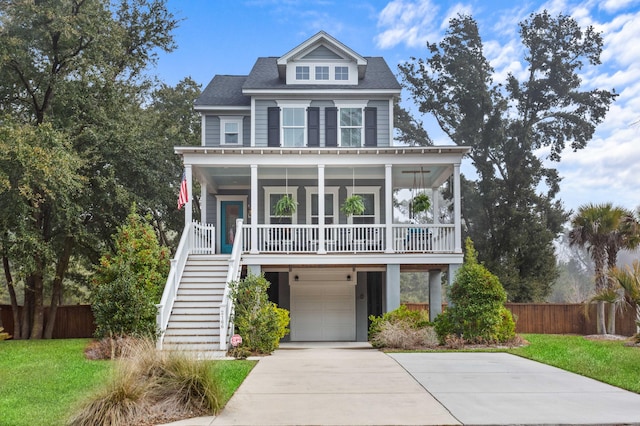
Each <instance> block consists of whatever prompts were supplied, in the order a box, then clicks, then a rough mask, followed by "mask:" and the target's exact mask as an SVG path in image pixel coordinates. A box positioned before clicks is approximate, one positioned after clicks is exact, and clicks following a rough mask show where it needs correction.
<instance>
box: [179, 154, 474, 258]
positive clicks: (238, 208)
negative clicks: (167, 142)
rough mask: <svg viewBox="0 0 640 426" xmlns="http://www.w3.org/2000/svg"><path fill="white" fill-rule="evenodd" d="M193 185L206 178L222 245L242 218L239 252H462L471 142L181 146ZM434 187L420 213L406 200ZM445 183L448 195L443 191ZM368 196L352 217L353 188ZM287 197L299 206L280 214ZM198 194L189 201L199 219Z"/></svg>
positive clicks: (210, 212) (222, 248) (203, 184)
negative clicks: (463, 187) (463, 178)
mask: <svg viewBox="0 0 640 426" xmlns="http://www.w3.org/2000/svg"><path fill="white" fill-rule="evenodd" d="M176 152H177V153H178V154H180V155H182V157H183V160H184V164H185V170H186V176H187V184H188V190H189V193H190V194H192V193H193V185H192V183H193V181H194V179H195V180H197V181H198V182H199V184H200V188H201V192H200V197H199V198H200V208H201V216H200V218H199V219H200V221H201V222H202V223H205V224H210V225H211V226H213V227H214V228H216V229H217V230H218V232H216V233H215V235H216V240H215V242H214V244H213V245H214V247H213V248H214V250H215V252H219V253H225V252H230V250H231V247H232V246H233V243H234V238H235V235H236V233H235V227H236V225H235V221H236V219H242V220H243V227H242V233H241V237H242V238H241V239H242V242H241V247H242V248H241V250H242V252H243V253H246V254H251V255H259V254H269V255H273V254H307V255H308V254H317V255H324V254H330V255H331V254H333V255H340V254H353V253H372V254H374V253H379V254H382V253H385V254H393V253H416V254H429V253H434V254H437V253H441V254H442V253H449V254H454V253H455V254H460V253H462V248H461V222H460V162H461V159H462V156H463V155H464V154H465V153H466V152H467V148H465V147H457V146H451V147H420V148H415V147H406V148H337V149H336V148H332V149H327V148H320V149H318V148H315V149H312V148H297V149H286V148H213V147H211V148H209V147H179V148H176ZM417 190H419V191H422V192H424V193H427V194H429V196H430V198H431V209H430V210H429V212H427V213H426V214H424V215H423V216H422V217H420V218H419V220H416V218H414V217H411V214H409V212H408V211H407V206H406V205H404V206H403V204H402V201H401V199H402V197H404V198H405V199H406V198H407V197H410V196H412V195H413V194H414V193H415V191H417ZM443 191H446V192H447V193H448V194H449V196H448V197H447V198H446V199H445V198H444V197H442V195H441V193H442V192H443ZM353 194H358V195H361V196H362V197H363V199H364V200H365V204H366V211H365V212H364V213H363V214H362V215H357V216H356V215H353V216H350V215H345V214H344V213H343V212H342V210H341V204H342V203H343V201H344V200H345V199H346V198H347V197H349V196H350V195H353ZM283 195H288V196H290V197H291V198H293V200H295V202H296V203H297V206H298V207H297V211H296V212H295V213H294V214H293V215H291V216H287V217H282V216H276V215H275V214H274V212H273V206H274V203H275V202H276V201H277V200H278V198H280V197H282V196H283ZM191 203H192V199H191V198H190V199H189V203H188V204H187V205H186V206H185V222H186V223H191V222H192V220H193V219H194V218H193V217H192V208H191Z"/></svg>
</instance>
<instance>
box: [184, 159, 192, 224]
mask: <svg viewBox="0 0 640 426" xmlns="http://www.w3.org/2000/svg"><path fill="white" fill-rule="evenodd" d="M184 172H185V177H186V179H187V203H186V204H185V205H184V223H185V225H186V224H188V223H191V222H193V182H191V179H193V173H192V170H191V164H185V165H184Z"/></svg>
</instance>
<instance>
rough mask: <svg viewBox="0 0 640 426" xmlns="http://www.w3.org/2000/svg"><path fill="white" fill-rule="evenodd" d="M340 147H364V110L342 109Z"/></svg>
mask: <svg viewBox="0 0 640 426" xmlns="http://www.w3.org/2000/svg"><path fill="white" fill-rule="evenodd" d="M339 123H340V146H345V147H360V146H362V108H340V120H339Z"/></svg>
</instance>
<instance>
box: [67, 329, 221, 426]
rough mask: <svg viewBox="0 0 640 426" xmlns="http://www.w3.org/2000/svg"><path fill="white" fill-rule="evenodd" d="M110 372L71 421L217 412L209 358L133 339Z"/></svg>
mask: <svg viewBox="0 0 640 426" xmlns="http://www.w3.org/2000/svg"><path fill="white" fill-rule="evenodd" d="M116 363H117V364H116V366H115V368H114V373H113V376H112V377H111V379H110V380H109V381H107V383H106V384H105V386H104V387H103V388H102V389H100V390H99V391H98V392H97V393H96V394H94V395H93V396H91V397H90V398H89V399H88V400H87V401H85V403H84V405H82V406H81V407H80V409H79V410H78V412H77V414H75V415H74V416H73V417H72V418H71V419H70V420H69V423H68V424H69V425H72V426H88V425H98V424H99V425H153V424H160V423H167V422H168V421H173V420H178V419H183V418H188V417H196V416H200V415H211V414H216V413H217V412H218V411H219V410H220V408H221V407H222V403H223V402H222V401H223V397H222V392H223V391H222V389H221V386H220V385H219V383H218V382H217V380H216V379H215V375H214V372H213V371H212V368H211V367H210V364H209V363H208V362H207V361H203V360H197V359H195V358H193V357H190V356H189V355H187V354H185V353H182V352H178V351H171V352H170V351H158V350H156V348H155V345H154V343H153V341H151V340H138V341H133V340H132V341H131V344H130V345H127V347H126V348H125V349H123V351H122V357H121V358H120V359H118V360H117V361H116Z"/></svg>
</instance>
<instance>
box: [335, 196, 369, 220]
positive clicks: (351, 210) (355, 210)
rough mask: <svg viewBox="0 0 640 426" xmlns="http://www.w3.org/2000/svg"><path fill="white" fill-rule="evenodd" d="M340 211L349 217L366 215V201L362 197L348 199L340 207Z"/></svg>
mask: <svg viewBox="0 0 640 426" xmlns="http://www.w3.org/2000/svg"><path fill="white" fill-rule="evenodd" d="M340 211H341V212H342V213H344V214H345V215H347V216H352V215H360V214H363V213H364V199H363V198H362V197H361V196H360V195H356V194H354V195H352V196H350V197H347V198H346V199H345V200H344V203H342V206H341V207H340Z"/></svg>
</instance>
